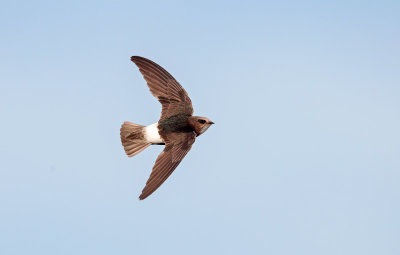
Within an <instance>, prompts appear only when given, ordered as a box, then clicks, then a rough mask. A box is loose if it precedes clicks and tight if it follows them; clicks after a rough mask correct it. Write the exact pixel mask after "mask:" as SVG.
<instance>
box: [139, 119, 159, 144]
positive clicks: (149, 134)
mask: <svg viewBox="0 0 400 255" xmlns="http://www.w3.org/2000/svg"><path fill="white" fill-rule="evenodd" d="M157 126H158V123H154V124H151V125H149V126H147V127H145V128H144V138H145V139H146V141H148V142H150V143H164V140H163V139H162V138H161V136H160V134H159V133H158V127H157Z"/></svg>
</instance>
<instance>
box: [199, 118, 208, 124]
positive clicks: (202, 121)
mask: <svg viewBox="0 0 400 255" xmlns="http://www.w3.org/2000/svg"><path fill="white" fill-rule="evenodd" d="M198 122H199V123H200V124H204V123H206V121H205V120H201V119H200V120H198Z"/></svg>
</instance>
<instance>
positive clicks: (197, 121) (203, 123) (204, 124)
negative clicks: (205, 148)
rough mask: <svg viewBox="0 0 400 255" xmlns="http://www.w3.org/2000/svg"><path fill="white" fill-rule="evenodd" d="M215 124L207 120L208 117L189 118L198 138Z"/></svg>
mask: <svg viewBox="0 0 400 255" xmlns="http://www.w3.org/2000/svg"><path fill="white" fill-rule="evenodd" d="M212 124H214V122H212V121H211V120H209V119H207V118H206V117H199V116H190V117H189V125H190V126H191V127H192V128H193V129H194V131H195V132H196V134H197V136H199V135H201V134H203V133H204V132H206V130H207V129H208V128H209V127H210V126H211V125H212Z"/></svg>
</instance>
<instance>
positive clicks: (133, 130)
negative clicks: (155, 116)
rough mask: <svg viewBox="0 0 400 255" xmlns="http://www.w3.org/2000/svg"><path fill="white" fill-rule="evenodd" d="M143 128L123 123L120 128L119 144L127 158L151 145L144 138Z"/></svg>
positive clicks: (127, 122)
mask: <svg viewBox="0 0 400 255" xmlns="http://www.w3.org/2000/svg"><path fill="white" fill-rule="evenodd" d="M144 128H145V127H144V126H142V125H139V124H135V123H132V122H129V121H125V122H124V124H122V126H121V130H120V135H121V142H122V145H123V146H124V150H125V153H126V155H128V157H133V156H135V155H136V154H138V153H140V152H141V151H143V150H144V149H146V148H147V147H149V146H150V145H151V143H150V142H147V141H146V139H145V137H144Z"/></svg>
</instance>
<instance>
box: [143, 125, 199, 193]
mask: <svg viewBox="0 0 400 255" xmlns="http://www.w3.org/2000/svg"><path fill="white" fill-rule="evenodd" d="M165 140H166V141H165V148H164V150H163V151H162V152H161V153H160V155H158V157H157V160H156V163H155V164H154V167H153V170H152V172H151V174H150V177H149V179H148V180H147V182H146V186H145V187H144V189H143V190H142V194H141V195H140V197H139V199H140V200H143V199H145V198H146V197H148V196H150V195H151V194H152V193H153V192H154V191H155V190H156V189H157V188H158V187H160V186H161V184H163V182H164V181H165V180H166V179H167V178H168V177H169V176H170V175H171V174H172V172H173V171H174V170H175V168H176V167H177V166H178V165H179V163H181V161H182V159H183V158H184V157H185V156H186V154H187V153H188V152H189V150H190V148H192V144H193V143H194V141H195V140H196V133H195V132H190V133H170V134H169V135H167V136H166V139H165Z"/></svg>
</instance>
